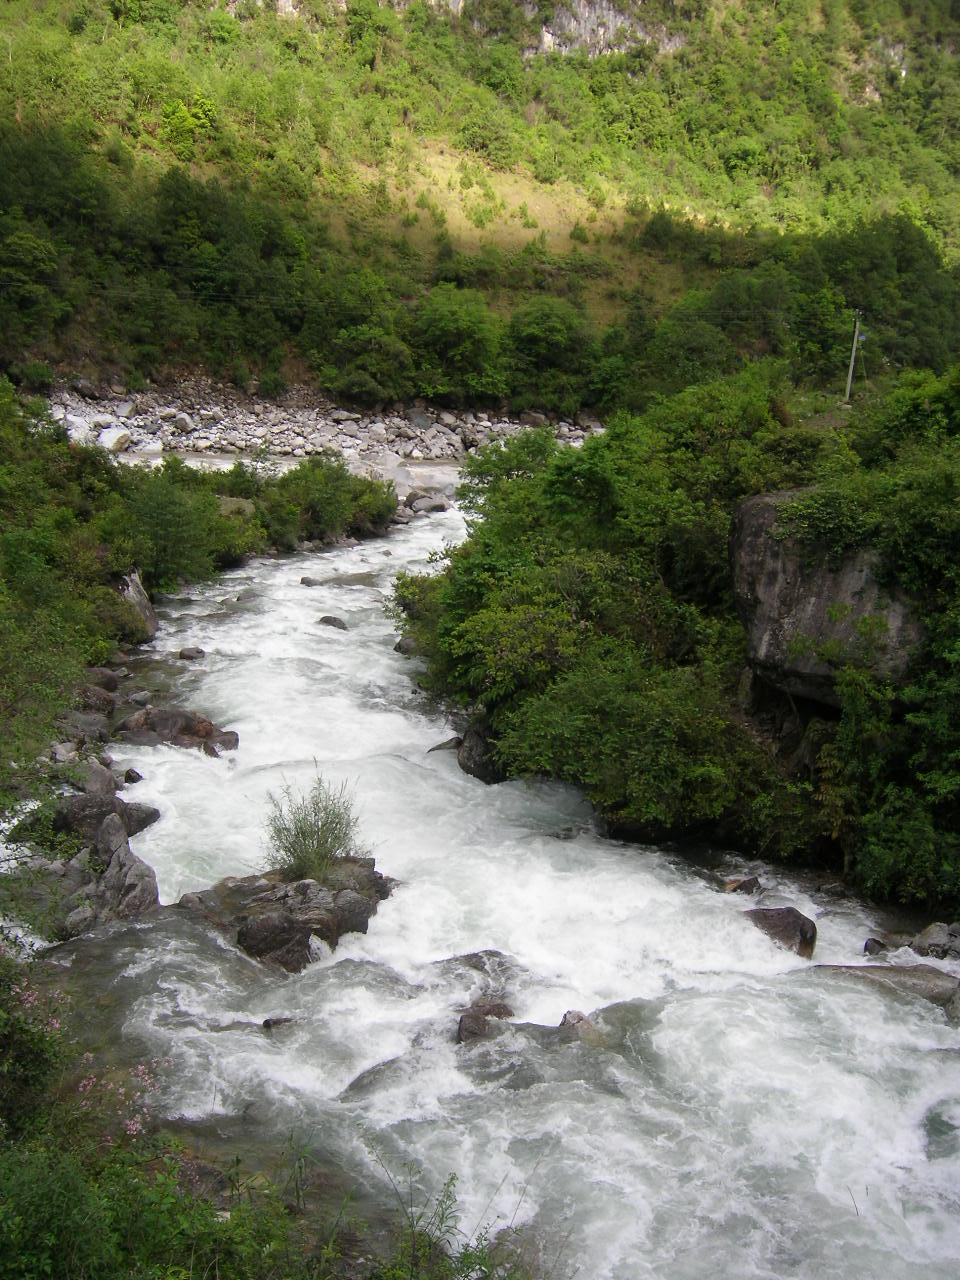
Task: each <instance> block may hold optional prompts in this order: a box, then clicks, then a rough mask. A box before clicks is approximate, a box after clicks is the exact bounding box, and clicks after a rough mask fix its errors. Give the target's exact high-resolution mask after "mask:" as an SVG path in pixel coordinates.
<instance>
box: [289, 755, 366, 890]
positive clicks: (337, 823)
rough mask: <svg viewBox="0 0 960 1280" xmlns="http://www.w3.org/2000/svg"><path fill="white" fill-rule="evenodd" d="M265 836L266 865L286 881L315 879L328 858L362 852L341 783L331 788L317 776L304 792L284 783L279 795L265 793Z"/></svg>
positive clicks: (324, 868)
mask: <svg viewBox="0 0 960 1280" xmlns="http://www.w3.org/2000/svg"><path fill="white" fill-rule="evenodd" d="M267 835H268V837H269V840H270V852H269V854H268V856H267V866H268V868H269V869H270V870H271V871H278V872H279V873H280V876H281V878H282V879H283V880H286V881H292V880H321V879H322V878H323V876H324V875H325V874H326V872H327V870H328V868H329V866H330V863H331V862H332V861H334V859H336V858H348V857H362V856H363V855H364V854H365V853H366V850H365V849H364V848H363V847H362V846H361V845H360V843H359V842H358V840H357V818H356V815H355V814H354V812H353V806H352V805H351V803H350V797H349V796H348V795H347V788H346V784H341V785H340V786H339V787H335V786H333V785H331V784H330V783H328V782H325V781H324V779H323V778H321V777H319V776H318V777H317V780H316V782H315V783H314V784H313V786H312V787H311V788H310V790H309V792H308V793H307V794H306V795H297V794H295V793H294V792H293V790H292V789H291V788H290V787H284V788H283V791H282V792H281V793H280V796H279V798H278V797H277V796H274V795H271V796H270V816H269V818H268V819H267Z"/></svg>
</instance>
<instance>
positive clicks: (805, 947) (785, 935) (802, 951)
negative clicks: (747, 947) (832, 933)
mask: <svg viewBox="0 0 960 1280" xmlns="http://www.w3.org/2000/svg"><path fill="white" fill-rule="evenodd" d="M744 914H745V915H746V917H747V919H748V920H750V921H751V923H752V924H755V925H756V926H757V928H758V929H761V930H762V931H763V932H764V933H765V934H766V935H767V937H768V938H772V939H773V941H774V942H776V943H777V945H778V946H781V947H785V948H786V949H787V951H795V952H796V953H797V955H798V956H802V957H803V958H804V960H809V959H810V957H811V956H812V955H813V949H814V947H815V946H816V945H817V926H816V925H815V924H814V922H813V921H812V920H811V919H810V917H809V916H805V915H803V913H802V912H800V911H798V910H797V909H796V907H755V908H754V909H753V910H752V911H746V912H744Z"/></svg>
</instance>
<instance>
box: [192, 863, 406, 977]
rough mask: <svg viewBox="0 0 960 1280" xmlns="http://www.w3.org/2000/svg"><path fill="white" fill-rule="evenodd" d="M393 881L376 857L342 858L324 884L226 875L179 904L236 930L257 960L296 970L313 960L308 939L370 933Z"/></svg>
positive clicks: (241, 944) (242, 945)
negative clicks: (373, 918) (382, 872)
mask: <svg viewBox="0 0 960 1280" xmlns="http://www.w3.org/2000/svg"><path fill="white" fill-rule="evenodd" d="M392 885H393V882H392V881H391V880H389V879H388V878H387V877H386V876H383V875H381V874H380V872H379V871H377V870H376V867H375V865H374V860H373V859H372V858H340V859H337V860H336V861H334V862H333V863H331V865H330V867H329V869H328V872H327V874H326V876H325V877H324V881H323V883H322V884H321V883H319V882H318V881H316V880H297V881H295V882H293V883H292V884H284V883H283V882H282V881H279V880H278V879H277V877H276V875H275V873H271V874H269V875H259V876H258V875H254V876H243V877H234V876H230V877H227V879H225V880H221V881H219V882H218V883H217V884H215V885H213V886H212V887H211V888H209V889H204V890H202V891H201V892H200V893H189V894H185V895H184V896H183V897H182V898H181V899H180V902H179V903H178V904H177V905H178V907H180V908H181V909H183V910H187V911H192V912H199V913H201V914H203V915H204V916H205V917H206V918H207V919H208V920H211V921H212V922H213V923H215V924H217V925H218V926H219V927H221V928H223V929H225V930H227V931H228V932H232V931H233V930H234V929H236V931H237V945H238V946H239V947H240V948H241V950H243V951H246V952H247V954H248V955H251V956H253V957H254V958H255V959H257V960H263V961H266V962H268V963H271V964H276V965H280V966H281V967H282V968H284V969H286V970H288V971H289V972H291V973H298V972H299V971H300V970H301V969H302V968H303V967H304V966H305V965H306V964H307V963H308V961H309V959H310V939H311V937H314V936H315V937H318V938H320V939H321V940H322V941H324V942H326V943H327V945H328V946H330V947H335V946H336V945H337V942H338V941H339V939H340V937H341V936H342V935H343V934H345V933H366V931H367V927H368V924H369V921H370V917H371V916H372V915H374V914H375V912H376V910H377V905H378V904H379V903H380V902H381V901H382V900H383V899H384V898H386V897H387V896H388V894H389V893H390V889H391V888H392Z"/></svg>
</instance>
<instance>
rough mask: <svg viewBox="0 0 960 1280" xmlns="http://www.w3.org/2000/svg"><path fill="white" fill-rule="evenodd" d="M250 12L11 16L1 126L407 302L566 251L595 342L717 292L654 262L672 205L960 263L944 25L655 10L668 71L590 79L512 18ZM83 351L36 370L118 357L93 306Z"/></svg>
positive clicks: (497, 11) (558, 273) (509, 300)
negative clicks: (370, 278)
mask: <svg viewBox="0 0 960 1280" xmlns="http://www.w3.org/2000/svg"><path fill="white" fill-rule="evenodd" d="M632 7H635V6H631V5H630V4H626V5H625V6H624V8H625V11H629V10H630V9H631V8H632ZM233 8H234V10H235V12H236V14H237V16H236V17H234V16H231V14H230V13H228V12H226V11H225V6H221V7H220V9H219V10H217V9H211V8H210V7H209V6H207V5H205V4H199V3H182V2H181V0H128V2H125V3H122V4H120V3H106V2H105V0H68V3H63V4H60V3H45V4H42V5H37V4H34V3H26V2H25V0H13V2H12V3H9V4H7V5H6V6H5V7H4V14H3V19H2V34H3V36H4V37H5V40H6V44H7V55H8V56H7V58H6V59H0V113H2V116H3V117H4V118H5V119H7V120H13V121H16V122H17V124H18V125H19V126H20V127H22V128H23V129H30V128H32V127H35V126H42V127H44V128H49V127H50V126H53V125H60V126H63V127H65V128H66V129H67V130H69V131H72V132H73V133H75V134H76V135H77V136H78V137H79V138H80V139H81V140H82V142H83V144H84V146H85V147H86V148H87V149H88V151H89V153H90V155H91V156H92V157H94V158H95V159H96V160H97V161H98V162H103V165H104V168H105V171H106V172H108V173H110V174H112V176H113V178H114V179H115V181H114V183H113V189H114V199H116V200H118V201H122V200H123V199H124V198H127V199H137V198H139V190H140V180H141V179H142V178H146V177H149V176H150V175H153V176H156V175H158V174H160V173H162V172H163V171H165V170H166V169H167V168H169V167H170V166H171V165H173V164H182V165H186V166H187V167H188V168H189V169H190V171H191V172H192V173H193V174H194V175H195V176H197V177H199V178H205V177H211V176H215V177H217V178H219V179H220V180H222V181H223V182H224V183H226V184H227V185H228V186H230V187H233V188H236V189H239V190H242V189H244V188H246V189H251V190H254V191H256V192H257V193H258V194H259V195H261V196H262V197H263V198H265V199H266V200H267V201H268V202H269V203H271V204H272V205H274V206H278V207H280V208H281V209H284V210H287V211H289V212H290V213H291V214H292V215H293V216H294V217H295V219H297V220H300V221H301V222H303V223H304V225H305V227H307V228H308V229H309V228H313V231H312V233H311V232H310V231H309V230H308V231H307V239H308V242H309V241H311V240H313V239H316V237H317V235H319V232H318V230H317V228H318V226H319V227H322V226H325V227H326V228H327V229H328V232H329V239H330V242H331V243H332V244H333V245H334V246H337V247H339V248H340V249H342V250H343V251H344V252H345V254H346V255H347V257H348V258H350V259H352V260H354V261H356V260H361V261H363V262H364V263H366V264H368V265H371V266H372V267H373V268H374V269H375V270H376V271H378V272H379V273H380V274H382V275H384V276H385V277H386V278H387V279H388V281H389V284H388V289H389V290H390V292H391V293H392V295H393V296H395V297H400V298H403V297H404V296H407V297H409V296H416V295H417V294H418V293H419V292H422V291H423V290H424V289H425V288H426V287H428V286H429V284H430V282H431V280H432V278H433V276H434V273H435V268H436V258H437V253H438V240H437V233H438V231H441V230H443V229H445V230H446V231H447V232H448V233H449V237H450V239H451V240H452V242H453V245H454V247H455V248H456V249H457V250H462V251H464V252H467V253H478V252H482V251H483V250H484V248H487V249H489V248H490V247H496V248H499V249H507V250H509V249H516V248H519V247H522V246H523V245H525V244H526V245H531V244H532V245H533V246H534V247H541V246H543V245H545V246H546V247H547V248H548V249H549V250H550V251H551V252H552V253H553V254H555V255H561V256H562V257H565V256H566V255H568V254H569V253H570V252H571V251H575V253H576V254H577V255H579V256H580V258H581V259H582V258H586V259H588V261H589V262H590V263H591V264H592V266H591V267H590V270H589V272H588V274H587V278H586V279H580V278H578V274H579V273H577V272H576V271H575V272H574V274H573V275H572V276H571V275H570V274H569V273H566V272H565V271H564V267H563V263H562V261H561V262H559V263H557V262H554V263H553V264H552V266H551V276H552V278H551V279H549V280H547V281H546V282H545V283H544V282H542V281H541V282H540V283H539V284H538V285H537V287H538V288H546V289H547V290H548V291H554V292H558V293H560V294H561V295H565V296H572V297H573V298H574V300H575V302H576V303H577V305H579V306H583V307H585V308H586V311H587V313H588V315H590V316H591V317H592V318H593V319H594V320H595V321H596V322H598V323H600V324H608V323H611V322H613V321H619V320H622V319H623V317H624V316H625V314H626V312H627V309H628V305H629V301H630V298H631V296H632V295H633V293H634V291H635V290H637V289H640V290H641V291H642V293H643V295H644V297H645V299H646V301H647V304H648V306H649V307H650V308H651V310H652V313H653V314H654V315H659V314H662V312H663V311H664V309H665V308H666V307H667V306H668V304H669V303H671V302H673V301H674V300H676V298H677V297H679V296H680V295H681V294H682V293H683V292H685V291H686V290H688V289H689V288H691V287H694V286H702V285H704V284H705V283H709V282H710V281H712V280H713V279H714V278H715V277H716V274H717V272H716V268H711V265H710V263H709V262H705V261H703V259H702V257H701V258H700V259H697V258H696V257H695V256H694V257H691V255H689V254H686V253H685V252H684V251H683V250H682V249H677V248H675V249H674V250H673V251H672V252H671V253H669V254H666V255H665V254H663V253H658V252H656V251H655V250H654V249H653V248H651V247H648V246H645V245H643V244H642V243H640V244H638V243H637V239H636V236H635V234H633V233H634V231H635V230H636V227H637V226H638V225H639V226H642V225H643V222H644V220H645V218H646V216H647V211H648V210H649V209H651V208H656V207H658V206H659V205H661V204H662V205H665V206H667V207H669V208H672V209H675V210H678V211H682V212H685V213H688V214H689V215H691V216H692V217H694V218H695V219H697V220H700V221H701V222H702V223H703V224H707V223H709V224H711V225H714V226H727V227H731V228H736V229H739V230H749V229H750V228H775V229H779V230H784V231H791V232H800V231H809V232H817V233H819V232H822V231H824V230H825V229H826V228H828V227H837V226H843V225H850V224H852V223H853V221H854V220H855V219H857V218H859V217H862V216H874V215H877V214H881V213H887V212H891V211H901V212H906V213H907V214H908V215H909V216H910V217H911V219H912V220H913V221H915V222H917V223H918V224H919V225H921V226H922V227H924V229H925V230H927V231H928V232H929V233H930V235H931V236H932V237H933V238H934V239H935V240H936V241H937V242H938V243H939V245H940V246H941V247H942V249H943V250H944V251H945V252H946V253H947V255H948V257H955V256H956V253H957V252H958V247H960V199H958V195H960V191H958V186H960V183H958V178H960V143H958V141H957V139H958V137H960V92H958V90H957V83H958V80H957V75H956V56H955V53H953V52H951V50H952V49H955V48H956V46H957V22H956V19H955V18H951V17H950V12H951V10H950V5H949V4H948V3H947V2H946V0H942V3H931V4H927V5H924V6H909V5H900V4H898V3H895V2H894V0H880V3H874V4H867V3H865V2H864V0H851V2H850V3H843V0H833V3H824V4H822V5H809V4H806V3H798V2H796V0H794V2H789V0H788V2H787V3H783V4H780V5H778V6H777V7H776V9H773V8H772V7H771V6H768V5H765V4H760V3H756V2H755V3H720V2H716V3H709V2H708V0H690V3H688V4H686V5H673V4H670V3H666V0H651V2H650V3H647V4H645V5H643V6H640V7H639V12H640V14H641V17H642V20H643V22H644V24H645V26H646V27H647V28H648V29H650V30H651V31H652V32H653V33H654V34H655V35H656V36H657V37H658V38H659V39H660V40H661V44H662V45H663V46H664V51H663V52H659V51H658V47H657V44H656V43H655V42H651V43H649V44H642V43H641V44H637V45H634V46H632V47H630V48H629V49H628V50H627V52H626V53H624V54H614V55H609V56H604V57H601V58H598V59H594V60H588V59H587V58H586V57H585V56H583V55H573V56H572V57H568V58H561V57H556V56H553V57H550V56H543V55H539V54H538V55H535V56H526V57H522V56H521V51H522V50H524V49H525V48H527V47H529V46H530V45H531V44H535V43H536V40H537V37H538V33H539V28H538V27H537V24H536V22H535V21H534V22H531V23H524V22H523V21H522V20H521V18H520V17H519V16H518V8H517V6H514V5H503V4H498V3H496V0H468V3H467V4H466V5H465V6H464V11H463V14H462V15H461V17H460V18H457V17H455V16H454V15H451V14H448V13H446V12H445V11H444V10H443V9H442V7H441V12H440V13H437V12H436V11H434V10H433V9H429V8H427V7H426V6H425V5H423V4H422V3H416V4H414V5H412V6H410V8H409V9H408V10H407V11H406V12H405V14H403V15H402V16H398V15H397V14H395V13H394V12H393V11H392V10H391V9H389V8H386V7H385V8H383V9H379V8H377V6H376V5H375V4H374V3H372V0H351V3H350V5H349V6H348V8H347V12H346V14H343V13H341V12H340V11H339V9H338V8H337V6H335V5H333V4H330V3H324V2H323V0H304V3H302V4H301V6H300V11H301V12H300V16H299V17H298V18H290V17H277V16H276V15H274V14H272V13H270V12H269V11H264V10H262V9H258V8H257V7H256V6H255V5H252V4H243V3H241V4H239V5H236V6H233ZM908 10H913V12H909V13H908ZM668 37H669V38H670V41H669V44H670V48H671V49H672V50H673V51H667V50H666V47H665V46H666V45H667V43H668V41H667V38H668ZM951 42H952V43H951ZM903 71H905V72H906V74H905V75H903V74H901V73H902V72H903ZM571 231H573V232H574V235H575V236H576V237H577V239H576V240H571V238H570V237H571ZM718 265H719V264H718ZM480 287H481V288H483V289H484V291H485V293H486V295H487V298H488V300H489V301H490V303H491V305H492V306H493V307H494V308H495V309H496V310H497V311H499V312H500V313H501V314H504V315H507V314H509V313H510V312H511V310H512V309H514V308H515V306H516V305H517V303H518V301H520V300H522V299H523V298H524V297H525V296H527V295H528V293H529V291H530V287H531V286H530V282H529V280H528V279H518V280H517V282H516V285H515V287H511V282H510V279H509V272H507V273H501V275H500V277H499V278H498V280H497V282H496V285H495V286H493V287H491V285H490V284H489V283H488V282H484V281H480ZM116 297H117V302H118V304H122V302H123V295H122V291H121V292H119V293H118V294H117V295H116ZM70 336H71V341H70V342H64V340H63V335H62V334H61V336H60V338H59V339H58V341H57V342H56V343H54V344H52V345H50V344H49V343H48V350H47V352H42V351H41V352H39V353H40V354H47V353H49V354H52V355H54V356H66V358H68V359H69V360H72V361H73V363H74V364H79V363H82V361H83V359H84V358H85V357H87V358H92V359H93V360H94V361H95V360H96V359H97V357H98V356H99V355H101V354H102V352H100V351H99V350H98V343H102V334H101V326H99V325H98V324H97V322H96V320H93V321H92V322H89V323H88V325H87V326H86V327H85V326H84V323H83V308H82V306H81V307H80V308H79V315H78V316H77V319H76V321H75V323H74V324H73V326H72V329H71V333H70Z"/></svg>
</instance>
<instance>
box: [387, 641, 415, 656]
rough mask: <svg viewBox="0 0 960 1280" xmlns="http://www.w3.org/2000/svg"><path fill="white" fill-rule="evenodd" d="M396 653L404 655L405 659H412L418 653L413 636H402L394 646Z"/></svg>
mask: <svg viewBox="0 0 960 1280" xmlns="http://www.w3.org/2000/svg"><path fill="white" fill-rule="evenodd" d="M393 651H394V653H402V654H403V656H404V657H405V658H412V657H413V656H414V654H415V653H416V652H417V646H416V642H415V641H414V639H413V637H412V636H401V637H400V639H399V640H398V641H397V643H396V644H395V645H394V646H393Z"/></svg>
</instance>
